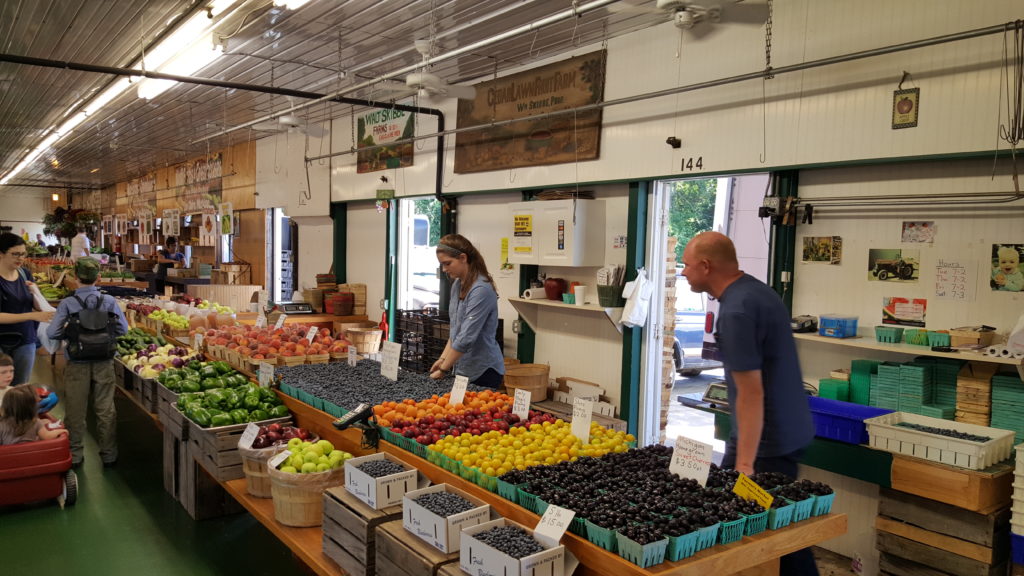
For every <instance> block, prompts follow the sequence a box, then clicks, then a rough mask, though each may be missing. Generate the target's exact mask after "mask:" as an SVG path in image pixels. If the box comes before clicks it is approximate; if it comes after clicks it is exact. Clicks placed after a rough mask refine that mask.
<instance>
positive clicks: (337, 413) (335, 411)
mask: <svg viewBox="0 0 1024 576" xmlns="http://www.w3.org/2000/svg"><path fill="white" fill-rule="evenodd" d="M323 405H324V412H327V413H328V414H330V415H331V416H334V417H335V418H341V417H342V416H344V415H345V414H346V411H345V409H344V408H342V407H341V406H338V405H337V404H335V403H334V402H328V401H327V400H323Z"/></svg>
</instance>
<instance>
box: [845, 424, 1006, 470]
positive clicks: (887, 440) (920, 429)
mask: <svg viewBox="0 0 1024 576" xmlns="http://www.w3.org/2000/svg"><path fill="white" fill-rule="evenodd" d="M864 424H865V425H866V426H867V429H868V438H869V441H870V443H871V447H872V448H875V449H877V450H886V451H888V452H893V453H896V454H906V455H908V456H914V457H915V458H924V459H925V460H931V461H933V462H941V463H942V464H948V465H950V466H959V467H961V468H969V469H971V470H982V469H984V468H988V467H989V466H991V465H993V464H996V463H997V462H1002V461H1003V460H1006V459H1007V458H1009V457H1010V453H1011V452H1013V440H1014V433H1013V431H1011V430H1001V429H999V428H989V427H988V426H979V425H977V424H968V423H966V422H955V421H952V420H942V419H940V418H932V417H930V416H921V415H919V414H911V413H909V412H893V413H892V414H885V415H883V416H877V417H875V418H868V419H866V420H864Z"/></svg>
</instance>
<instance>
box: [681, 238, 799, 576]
mask: <svg viewBox="0 0 1024 576" xmlns="http://www.w3.org/2000/svg"><path fill="white" fill-rule="evenodd" d="M683 276H685V277H686V280H687V282H689V284H690V290H691V291H693V292H707V293H708V294H709V295H710V296H712V297H714V298H715V299H716V300H718V302H719V310H718V322H717V323H716V325H715V341H716V343H717V344H718V348H719V350H720V352H721V354H722V363H723V364H724V365H725V380H726V387H727V389H728V391H729V407H730V418H731V423H732V433H731V435H730V437H729V440H728V441H727V442H726V445H725V456H724V458H722V467H723V468H735V469H736V470H737V471H739V472H742V473H744V474H746V475H748V476H749V475H751V474H754V473H755V472H779V473H782V474H785V475H787V476H789V477H790V478H793V479H795V478H796V476H797V465H798V464H799V462H800V458H801V457H802V456H803V453H804V450H805V449H806V448H807V446H808V445H809V444H810V443H811V441H812V440H813V439H814V423H813V421H812V420H811V411H810V407H809V406H808V403H807V394H806V393H805V392H804V386H803V377H802V375H801V372H800V360H799V358H798V357H797V352H796V342H795V341H794V340H793V331H792V328H791V324H790V317H791V316H792V315H791V314H790V312H789V310H788V309H787V308H786V305H785V304H784V303H783V302H782V298H780V297H779V295H778V294H777V293H776V292H775V291H774V290H772V288H771V287H769V286H768V285H767V284H765V283H764V282H761V281H760V280H758V279H757V278H754V277H753V276H751V275H749V274H746V273H744V272H743V270H741V269H740V266H739V262H738V260H737V258H736V247H735V246H734V245H733V243H732V240H730V239H729V237H728V236H726V235H724V234H721V233H719V232H702V233H700V234H698V235H696V236H694V237H693V239H692V240H690V242H689V243H687V244H686V248H685V249H683ZM779 574H786V575H787V576H806V575H814V576H817V574H818V569H817V567H816V566H815V563H814V555H813V554H812V553H811V550H810V549H809V548H805V549H803V550H798V551H796V552H794V553H792V554H787V555H785V556H783V557H782V558H781V559H780V568H779Z"/></svg>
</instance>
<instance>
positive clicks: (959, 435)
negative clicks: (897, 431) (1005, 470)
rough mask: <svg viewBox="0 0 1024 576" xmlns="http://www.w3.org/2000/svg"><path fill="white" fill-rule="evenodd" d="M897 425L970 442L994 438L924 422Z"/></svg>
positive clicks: (986, 440) (899, 423)
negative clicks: (937, 426)
mask: <svg viewBox="0 0 1024 576" xmlns="http://www.w3.org/2000/svg"><path fill="white" fill-rule="evenodd" d="M896 425H897V426H902V427H904V428H910V429H911V430H918V431H920V432H927V433H928V434H935V435H938V436H947V437H949V438H956V439H957V440H967V441H968V442H988V441H989V440H991V439H992V438H989V437H988V436H979V435H977V434H968V433H967V432H960V431H958V430H950V429H948V428H936V427H934V426H924V425H922V424H914V423H911V422H898V423H897V424H896Z"/></svg>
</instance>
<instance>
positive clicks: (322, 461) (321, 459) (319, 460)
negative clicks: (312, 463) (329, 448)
mask: <svg viewBox="0 0 1024 576" xmlns="http://www.w3.org/2000/svg"><path fill="white" fill-rule="evenodd" d="M316 463H317V464H326V465H328V466H330V465H331V461H330V460H329V459H328V458H327V456H321V457H319V458H317V459H316Z"/></svg>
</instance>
